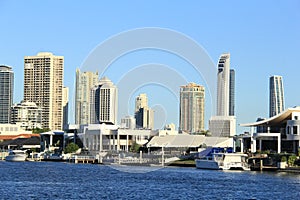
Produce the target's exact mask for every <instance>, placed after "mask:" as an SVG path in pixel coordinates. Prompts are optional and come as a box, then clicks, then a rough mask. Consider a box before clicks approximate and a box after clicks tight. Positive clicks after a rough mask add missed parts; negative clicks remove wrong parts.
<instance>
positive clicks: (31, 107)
mask: <svg viewBox="0 0 300 200" xmlns="http://www.w3.org/2000/svg"><path fill="white" fill-rule="evenodd" d="M42 111H43V110H42V109H41V108H39V107H37V105H36V104H35V103H33V102H28V101H21V102H20V103H18V104H14V105H13V106H12V107H11V123H12V124H19V125H20V127H22V128H23V129H24V130H33V129H36V128H42Z"/></svg>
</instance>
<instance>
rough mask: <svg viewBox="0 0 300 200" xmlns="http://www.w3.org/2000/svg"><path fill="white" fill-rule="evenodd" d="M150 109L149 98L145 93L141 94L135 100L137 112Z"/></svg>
mask: <svg viewBox="0 0 300 200" xmlns="http://www.w3.org/2000/svg"><path fill="white" fill-rule="evenodd" d="M144 107H148V97H147V95H146V94H145V93H142V94H139V96H137V97H136V99H135V112H138V111H139V109H140V108H144Z"/></svg>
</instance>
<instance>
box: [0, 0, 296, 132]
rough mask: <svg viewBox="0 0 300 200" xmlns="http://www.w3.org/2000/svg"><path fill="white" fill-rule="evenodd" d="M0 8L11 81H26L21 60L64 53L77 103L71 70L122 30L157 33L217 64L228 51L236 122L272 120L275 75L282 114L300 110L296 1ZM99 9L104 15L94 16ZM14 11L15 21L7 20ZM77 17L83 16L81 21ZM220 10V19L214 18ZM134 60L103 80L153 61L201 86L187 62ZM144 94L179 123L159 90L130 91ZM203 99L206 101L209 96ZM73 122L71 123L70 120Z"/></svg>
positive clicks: (2, 58)
mask: <svg viewBox="0 0 300 200" xmlns="http://www.w3.org/2000/svg"><path fill="white" fill-rule="evenodd" d="M115 3H116V2H115ZM0 4H1V8H2V10H1V11H2V12H1V14H0V15H1V18H2V19H5V20H3V22H2V25H3V28H4V29H5V30H6V31H4V32H3V33H2V37H1V44H3V46H5V47H6V48H3V49H2V50H1V53H0V63H3V64H5V65H9V66H13V70H14V72H15V80H18V81H19V80H20V82H23V81H22V80H23V75H24V74H23V57H24V56H25V55H36V54H37V52H40V51H50V52H53V53H54V54H55V55H63V56H64V57H65V66H66V67H65V77H64V82H65V83H64V85H65V86H67V87H69V88H70V99H73V98H74V80H75V75H74V71H75V68H77V67H83V66H80V65H81V63H83V61H84V59H85V58H86V57H87V56H88V54H89V53H90V52H91V51H92V49H93V48H95V47H96V46H97V45H99V43H101V42H103V41H105V40H106V39H107V38H109V37H111V36H112V35H115V34H118V33H119V32H122V31H127V30H130V29H134V28H141V27H162V28H168V29H172V30H176V31H179V32H181V33H183V34H186V35H187V36H189V37H191V38H193V39H194V40H195V41H196V42H197V43H198V44H200V45H202V46H203V47H204V48H205V50H206V51H207V52H208V54H209V55H210V57H211V59H212V60H213V62H214V63H217V61H218V57H219V55H220V54H222V53H223V52H230V53H231V65H232V66H234V68H235V70H236V106H235V112H236V116H237V124H240V123H247V122H252V121H255V119H256V118H257V117H267V116H268V115H269V106H268V105H269V101H268V98H269V92H268V91H269V87H268V77H270V75H273V74H279V75H281V76H282V77H283V78H284V80H285V98H286V99H285V105H286V108H287V107H293V106H296V105H299V104H300V103H299V100H298V99H300V94H298V93H295V92H294V91H297V88H298V84H297V82H296V80H297V74H298V72H299V69H298V68H297V64H295V63H297V52H298V50H297V47H298V46H299V44H300V40H299V37H298V35H299V31H300V28H299V25H298V24H299V21H300V15H299V13H298V8H299V6H300V5H299V2H298V1H287V2H277V3H276V4H274V3H273V2H272V1H263V2H260V1H252V2H231V3H228V2H216V1H212V2H198V1H192V2H189V3H186V2H173V3H172V4H170V3H167V2H159V1H153V2H151V3H150V2H143V3H141V2H135V6H131V5H132V4H127V3H125V2H118V6H116V5H115V4H114V3H107V2H97V3H92V4H81V3H78V2H77V3H76V2H72V8H73V9H68V8H69V7H70V5H71V4H70V2H60V7H59V8H58V7H54V5H55V3H53V2H51V3H50V2H44V3H43V4H30V3H25V2H18V3H17V4H15V3H13V2H9V1H2V2H1V3H0ZM233 5H234V6H233ZM46 8H47V9H46ZM53 9H55V11H56V15H55V16H54V15H52V14H51V12H50V11H51V10H53ZM99 9H101V10H102V11H103V12H99ZM29 10H34V11H35V12H30V13H31V14H28V12H26V14H25V11H29ZM224 10H227V12H224ZM12 11H14V13H15V14H14V15H11V13H12ZM112 11H113V12H112ZM79 12H80V13H82V15H80V16H78V13H79ZM218 12H220V13H222V15H220V16H217V15H213V14H212V13H218ZM21 16H22V17H21ZM28 21H35V23H37V24H40V26H41V27H43V28H41V29H35V30H34V31H33V29H31V28H30V26H28ZM45 21H47V23H46V24H45V23H44V22H45ZM221 22H222V23H221ZM52 27H56V28H57V29H53V28H52ZM274 27H276V31H274ZM220 28H221V29H222V31H221V32H220ZM58 30H59V31H58ZM21 33H22V34H21ZM151 53H152V52H151ZM128 56H131V55H128ZM137 56H140V57H137V59H132V60H131V59H130V60H129V59H126V56H124V58H122V59H120V60H119V61H118V62H116V63H114V65H113V66H114V67H113V68H110V70H108V71H107V74H105V75H107V76H108V77H110V78H111V80H112V81H113V82H115V83H118V80H119V79H120V78H119V77H120V76H121V75H122V74H121V73H123V72H124V71H123V70H122V69H121V68H126V67H127V68H130V67H133V66H137V65H138V64H141V63H144V62H152V63H153V62H156V63H166V64H168V65H170V66H174V68H175V69H176V70H177V71H179V73H182V74H184V76H185V77H188V78H187V79H188V82H196V83H197V84H204V82H203V80H201V79H200V78H199V77H197V76H195V75H194V74H193V71H191V70H186V69H189V68H188V67H187V66H188V65H187V64H186V63H183V62H182V61H180V60H179V61H178V60H177V59H176V58H173V57H171V56H169V55H165V54H163V55H158V54H155V55H148V54H146V53H145V55H144V54H139V52H137ZM129 58H132V57H129ZM121 61H122V62H121ZM215 66H216V65H215ZM116 69H118V70H116ZM119 69H121V70H119ZM15 85H17V83H16V82H15ZM143 89H144V90H143ZM178 91H179V90H178ZM22 92H23V91H22V87H21V88H20V87H19V85H18V87H15V93H14V103H17V102H20V101H21V100H22V99H23V94H22ZM141 92H146V93H147V94H149V96H151V100H149V105H150V106H152V105H159V104H161V105H163V106H164V107H165V108H166V110H167V112H168V113H167V116H168V120H167V122H166V123H171V122H174V123H175V124H176V125H177V124H179V123H178V120H179V119H178V117H177V116H178V109H171V108H170V107H171V106H172V107H176V105H174V104H173V105H170V107H168V105H167V104H168V103H167V102H166V101H161V99H159V98H158V96H159V94H162V93H161V92H160V88H159V94H156V93H154V92H153V89H151V90H150V91H148V88H141V89H140V90H139V91H136V92H135V93H133V96H135V95H136V94H137V93H141ZM167 94H168V93H165V94H164V95H165V96H164V98H163V99H172V100H175V101H176V100H177V101H178V98H175V97H174V96H173V94H172V93H169V94H168V95H167ZM207 97H208V98H207V99H208V101H209V99H210V98H209V95H208V96H207ZM160 101H161V102H160ZM133 102H134V101H133ZM133 102H131V104H133ZM69 104H70V110H71V109H73V108H74V102H71V101H70V102H69ZM206 105H207V106H209V102H206ZM130 107H132V111H130V112H131V113H133V109H134V107H133V106H130ZM249 107H250V108H251V109H250V110H249ZM70 112H71V113H73V112H72V111H70ZM210 115H212V114H211V111H209V110H208V111H207V113H206V114H205V116H206V119H209V116H210ZM173 116H174V117H173ZM73 118H74V116H73ZM70 121H71V122H72V121H74V119H72V116H71V119H70ZM155 124H157V123H155ZM206 128H207V125H206ZM243 130H245V129H244V128H240V130H239V131H238V133H241V131H243Z"/></svg>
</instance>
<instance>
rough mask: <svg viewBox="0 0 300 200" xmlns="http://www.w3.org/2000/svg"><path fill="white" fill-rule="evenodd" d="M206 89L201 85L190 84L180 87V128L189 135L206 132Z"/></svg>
mask: <svg viewBox="0 0 300 200" xmlns="http://www.w3.org/2000/svg"><path fill="white" fill-rule="evenodd" d="M204 102H205V89H204V87H203V86H201V85H197V84H195V83H189V84H187V85H184V86H181V87H180V117H179V128H180V130H181V131H184V132H188V133H199V132H200V131H202V130H204Z"/></svg>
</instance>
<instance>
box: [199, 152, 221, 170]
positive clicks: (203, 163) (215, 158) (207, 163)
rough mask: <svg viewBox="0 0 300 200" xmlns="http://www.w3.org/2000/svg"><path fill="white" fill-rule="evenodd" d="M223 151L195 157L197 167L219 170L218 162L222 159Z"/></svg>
mask: <svg viewBox="0 0 300 200" xmlns="http://www.w3.org/2000/svg"><path fill="white" fill-rule="evenodd" d="M223 155H224V154H223V153H213V154H212V155H211V156H206V157H203V158H199V159H195V163H196V167H197V168H198V169H215V170H219V169H221V168H220V163H221V162H222V161H223Z"/></svg>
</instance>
